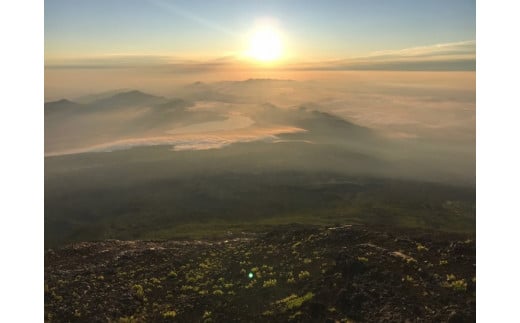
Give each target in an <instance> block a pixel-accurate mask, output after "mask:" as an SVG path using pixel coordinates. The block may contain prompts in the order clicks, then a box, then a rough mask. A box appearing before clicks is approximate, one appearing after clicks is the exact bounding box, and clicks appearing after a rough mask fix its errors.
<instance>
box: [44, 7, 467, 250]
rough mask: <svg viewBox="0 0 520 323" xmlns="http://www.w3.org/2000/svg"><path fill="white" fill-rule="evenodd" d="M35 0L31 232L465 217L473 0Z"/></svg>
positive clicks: (110, 232) (142, 232) (410, 223)
mask: <svg viewBox="0 0 520 323" xmlns="http://www.w3.org/2000/svg"><path fill="white" fill-rule="evenodd" d="M45 10H46V12H45V15H46V17H45V18H46V19H45V22H46V26H45V38H46V43H45V101H46V103H45V106H44V114H45V156H46V157H45V230H46V243H48V244H54V245H59V244H63V243H67V242H71V241H82V240H92V239H106V238H119V239H145V238H174V237H194V236H198V237H207V236H220V235H222V234H228V233H229V232H231V233H232V234H236V233H237V232H241V231H251V230H253V231H254V230H263V229H265V228H267V227H272V226H277V225H280V224H287V223H307V224H309V223H310V224H327V225H329V224H334V223H371V224H388V225H395V226H406V227H422V228H434V229H442V230H446V231H472V230H474V211H475V203H474V202H475V201H474V200H475V196H474V190H475V187H474V185H475V48H476V46H475V40H474V39H475V30H474V29H475V28H474V21H475V17H474V11H475V8H474V3H473V2H471V1H457V2H448V1H446V2H442V1H431V2H427V1H424V2H414V1H406V0H402V1H395V2H392V3H387V2H381V3H378V5H374V4H373V3H370V2H358V1H331V2H330V3H329V5H327V6H324V5H322V4H320V3H318V2H308V3H306V5H305V6H303V5H302V6H295V5H294V4H293V3H292V2H284V1H262V2H237V3H236V4H235V5H233V6H227V5H222V4H221V3H220V2H207V1H196V0H192V1H174V2H173V1H162V0H154V1H148V2H141V1H117V0H114V1H91V2H81V3H74V4H72V3H71V2H69V1H60V0H55V1H50V2H48V3H46V9H45ZM209 13H211V14H209Z"/></svg>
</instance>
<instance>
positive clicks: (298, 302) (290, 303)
mask: <svg viewBox="0 0 520 323" xmlns="http://www.w3.org/2000/svg"><path fill="white" fill-rule="evenodd" d="M313 297H314V293H312V292H308V293H307V294H305V295H303V296H297V295H296V294H292V295H290V296H288V297H286V298H284V299H281V300H279V301H277V302H276V303H277V304H281V305H282V306H284V308H282V310H287V309H289V310H291V309H295V308H299V307H300V306H302V304H303V303H305V302H307V301H309V300H311V299H312V298H313Z"/></svg>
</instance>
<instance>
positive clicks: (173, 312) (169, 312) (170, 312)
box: [163, 311, 177, 319]
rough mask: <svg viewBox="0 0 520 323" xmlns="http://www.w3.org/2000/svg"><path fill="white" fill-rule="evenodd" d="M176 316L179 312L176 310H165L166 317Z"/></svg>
mask: <svg viewBox="0 0 520 323" xmlns="http://www.w3.org/2000/svg"><path fill="white" fill-rule="evenodd" d="M176 316H177V312H175V311H168V312H164V313H163V317H164V318H165V319H167V318H174V317H176Z"/></svg>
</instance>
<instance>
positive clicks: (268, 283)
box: [263, 279, 276, 287]
mask: <svg viewBox="0 0 520 323" xmlns="http://www.w3.org/2000/svg"><path fill="white" fill-rule="evenodd" d="M274 286H276V279H268V280H266V281H264V284H263V287H274Z"/></svg>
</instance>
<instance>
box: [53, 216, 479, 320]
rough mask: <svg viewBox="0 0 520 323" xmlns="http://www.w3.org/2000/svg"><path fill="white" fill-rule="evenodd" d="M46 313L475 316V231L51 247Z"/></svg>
mask: <svg viewBox="0 0 520 323" xmlns="http://www.w3.org/2000/svg"><path fill="white" fill-rule="evenodd" d="M45 321H48V322H287V321H295V322H407V321H408V322H473V321H475V242H474V236H470V235H468V236H466V235H460V234H447V233H441V232H425V231H417V230H403V229H399V230H398V229H392V228H376V227H366V226H348V225H347V226H338V227H331V228H324V227H300V226H285V227H280V228H279V229H277V230H275V231H272V232H268V233H265V234H256V235H248V234H244V233H242V234H239V235H233V234H230V237H229V238H228V239H227V240H218V241H209V240H208V241H201V240H197V241H114V240H109V241H102V242H85V243H77V244H72V245H69V246H66V247H63V248H60V249H54V250H47V251H46V253H45Z"/></svg>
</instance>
